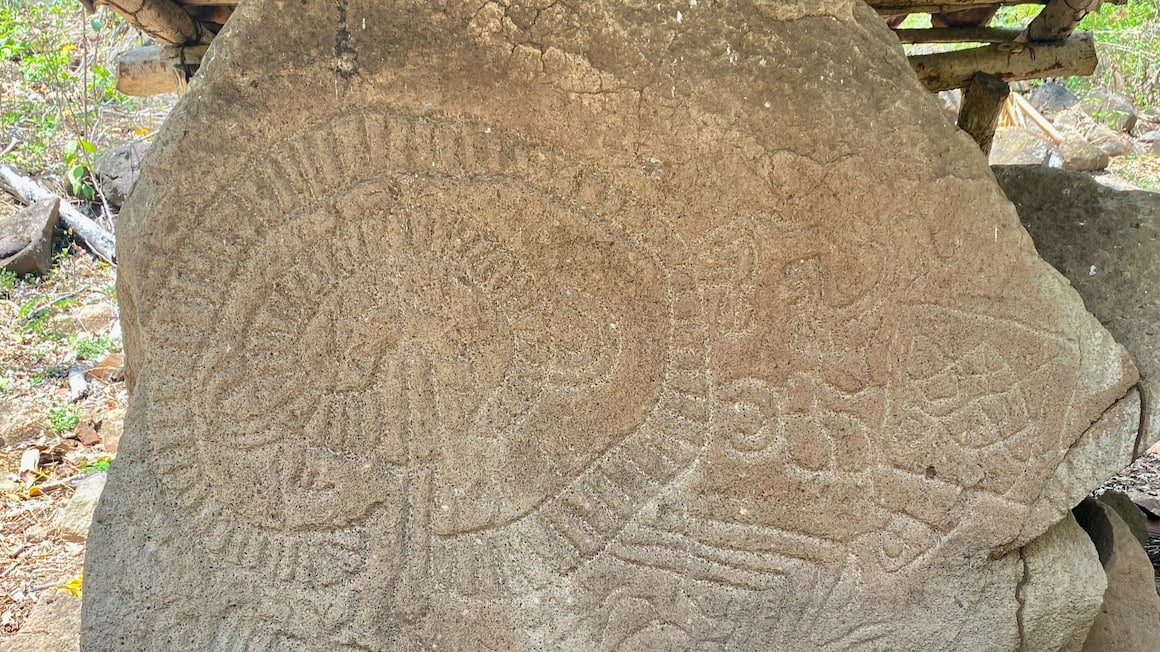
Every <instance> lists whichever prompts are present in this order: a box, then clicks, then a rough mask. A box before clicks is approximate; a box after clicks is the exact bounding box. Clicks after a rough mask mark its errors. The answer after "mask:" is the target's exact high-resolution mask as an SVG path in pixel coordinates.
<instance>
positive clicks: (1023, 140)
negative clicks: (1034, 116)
mask: <svg viewBox="0 0 1160 652" xmlns="http://www.w3.org/2000/svg"><path fill="white" fill-rule="evenodd" d="M1054 150H1055V148H1054V147H1053V146H1052V143H1051V141H1049V140H1047V139H1046V138H1044V137H1043V136H1041V135H1040V134H1039V132H1037V131H1033V130H1031V129H1024V128H1022V127H999V128H998V129H996V130H995V140H994V141H993V142H992V144H991V155H990V157H989V161H990V163H991V165H1047V163H1048V161H1050V160H1051V156H1052V154H1053V153H1054Z"/></svg>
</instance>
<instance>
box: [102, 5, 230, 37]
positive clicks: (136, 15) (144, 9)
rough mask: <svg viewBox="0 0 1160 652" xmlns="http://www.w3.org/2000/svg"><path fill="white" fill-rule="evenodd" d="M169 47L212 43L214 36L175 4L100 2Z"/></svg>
mask: <svg viewBox="0 0 1160 652" xmlns="http://www.w3.org/2000/svg"><path fill="white" fill-rule="evenodd" d="M97 4H102V5H105V6H107V7H109V8H110V9H112V10H113V11H115V12H117V13H119V14H121V15H122V16H124V17H125V20H127V21H129V22H130V23H131V24H133V25H134V26H136V27H137V28H138V29H140V30H141V31H143V32H145V33H146V34H148V35H149V36H152V37H153V38H154V39H156V40H157V41H159V42H161V43H164V44H166V45H198V44H202V43H209V42H210V39H212V38H213V33H212V32H210V31H209V30H207V29H205V28H204V27H203V26H202V25H201V23H199V22H197V21H196V20H194V19H193V17H192V16H190V15H189V14H188V13H186V11H185V10H184V9H182V8H181V5H179V4H177V3H175V2H173V1H172V0H98V2H97Z"/></svg>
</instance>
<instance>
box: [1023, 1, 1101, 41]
mask: <svg viewBox="0 0 1160 652" xmlns="http://www.w3.org/2000/svg"><path fill="white" fill-rule="evenodd" d="M1100 4H1101V0H1050V1H1049V2H1048V3H1047V6H1045V7H1044V8H1043V11H1041V12H1039V15H1038V16H1036V17H1035V18H1033V19H1032V20H1031V22H1030V23H1028V25H1027V38H1026V39H1025V40H1027V41H1062V40H1063V39H1066V38H1067V37H1069V36H1071V33H1072V32H1074V31H1075V28H1076V26H1077V25H1079V21H1081V20H1083V17H1084V16H1086V15H1088V12H1092V11H1095V10H1097V9H1099V8H1100Z"/></svg>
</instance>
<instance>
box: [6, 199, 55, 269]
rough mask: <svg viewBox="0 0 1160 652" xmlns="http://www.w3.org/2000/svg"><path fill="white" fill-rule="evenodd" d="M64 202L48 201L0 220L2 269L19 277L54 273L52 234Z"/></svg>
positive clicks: (39, 202) (37, 203)
mask: <svg viewBox="0 0 1160 652" xmlns="http://www.w3.org/2000/svg"><path fill="white" fill-rule="evenodd" d="M58 219H60V200H58V199H45V200H42V201H38V202H36V203H35V204H32V205H31V206H28V207H25V208H22V209H20V210H19V211H17V212H16V214H14V215H10V216H5V217H0V269H6V270H9V271H11V272H14V273H16V274H18V275H21V276H23V275H25V274H47V273H49V272H50V271H52V234H53V231H54V230H55V229H56V223H57V220H58Z"/></svg>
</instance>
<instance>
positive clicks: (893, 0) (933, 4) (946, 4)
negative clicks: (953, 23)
mask: <svg viewBox="0 0 1160 652" xmlns="http://www.w3.org/2000/svg"><path fill="white" fill-rule="evenodd" d="M1047 1H1048V0H934V1H932V0H916V1H914V2H908V1H907V0H868V2H867V4H869V5H870V6H871V7H873V8H874V10H875V11H877V12H878V14H879V15H882V16H901V15H903V14H948V13H952V12H955V11H962V10H964V9H970V8H971V7H978V6H983V5H1028V4H1036V5H1041V4H1044V3H1045V2H1047Z"/></svg>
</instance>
